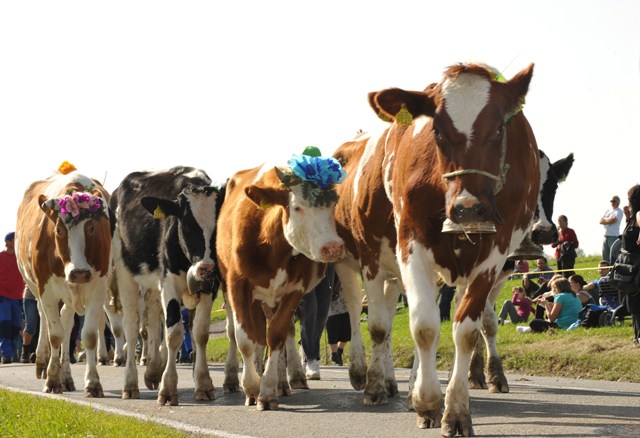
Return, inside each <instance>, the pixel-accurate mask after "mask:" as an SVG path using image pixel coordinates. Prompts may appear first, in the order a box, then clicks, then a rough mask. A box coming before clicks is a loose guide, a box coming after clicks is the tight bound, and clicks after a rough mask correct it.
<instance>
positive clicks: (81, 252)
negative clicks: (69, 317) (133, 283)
mask: <svg viewBox="0 0 640 438" xmlns="http://www.w3.org/2000/svg"><path fill="white" fill-rule="evenodd" d="M89 190H90V189H85V190H75V189H74V190H70V191H69V192H67V193H66V194H65V195H63V196H60V197H58V198H51V199H47V197H46V196H45V195H40V197H39V198H38V203H39V205H40V208H41V209H42V211H43V212H44V214H45V215H46V217H47V218H49V220H50V221H51V222H53V224H54V229H55V246H56V248H55V253H56V256H57V257H58V258H59V259H60V261H61V262H62V265H63V267H64V275H65V279H66V281H67V282H68V283H71V284H83V283H88V282H89V281H91V279H92V278H93V276H94V275H100V276H104V275H107V273H108V272H109V268H110V248H111V221H110V219H109V213H108V207H107V205H108V204H107V200H106V199H105V197H104V196H103V195H102V194H101V193H100V192H99V191H98V190H93V191H89ZM81 301H82V300H81ZM79 306H80V307H83V305H82V303H80V304H79ZM76 307H77V306H76Z"/></svg>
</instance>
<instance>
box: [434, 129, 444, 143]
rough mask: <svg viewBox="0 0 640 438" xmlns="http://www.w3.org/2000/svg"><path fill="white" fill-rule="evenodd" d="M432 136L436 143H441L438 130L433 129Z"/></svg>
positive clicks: (440, 135)
mask: <svg viewBox="0 0 640 438" xmlns="http://www.w3.org/2000/svg"><path fill="white" fill-rule="evenodd" d="M433 135H434V136H435V137H436V140H437V141H438V142H441V141H442V134H440V130H439V129H434V130H433Z"/></svg>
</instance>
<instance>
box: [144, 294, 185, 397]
mask: <svg viewBox="0 0 640 438" xmlns="http://www.w3.org/2000/svg"><path fill="white" fill-rule="evenodd" d="M145 308H146V310H147V318H146V324H147V369H146V370H145V372H144V384H145V386H146V387H147V389H158V388H159V386H160V381H161V380H162V372H163V371H164V364H163V357H162V354H161V352H160V344H161V342H162V340H161V336H162V331H163V326H162V323H163V322H164V317H163V315H164V311H163V309H162V305H161V304H160V291H159V290H158V289H156V288H155V287H151V288H149V289H148V290H147V293H146V295H145ZM178 310H180V309H179V308H178ZM178 313H180V312H178ZM180 324H182V322H180ZM181 327H182V325H181ZM181 342H182V341H181ZM181 345H182V344H181ZM178 348H180V347H179V346H178ZM176 351H177V349H176ZM173 361H174V363H175V357H174V358H173Z"/></svg>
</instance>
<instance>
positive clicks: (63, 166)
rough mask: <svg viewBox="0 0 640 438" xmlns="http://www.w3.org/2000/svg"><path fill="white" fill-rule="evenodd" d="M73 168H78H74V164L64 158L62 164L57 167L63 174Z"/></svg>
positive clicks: (71, 170)
mask: <svg viewBox="0 0 640 438" xmlns="http://www.w3.org/2000/svg"><path fill="white" fill-rule="evenodd" d="M74 170H78V169H76V166H74V165H73V164H71V163H69V162H68V161H66V160H65V161H63V162H62V164H61V165H60V166H59V167H58V172H60V173H61V174H63V175H66V174H68V173H71V172H73V171H74Z"/></svg>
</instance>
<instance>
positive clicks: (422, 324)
mask: <svg viewBox="0 0 640 438" xmlns="http://www.w3.org/2000/svg"><path fill="white" fill-rule="evenodd" d="M425 257H426V256H425V255H424V253H423V252H422V251H416V252H414V253H413V254H412V256H411V258H410V259H409V262H408V263H406V264H405V263H403V264H401V269H402V278H403V281H404V284H405V287H406V291H407V300H408V303H409V320H410V323H409V327H410V329H411V336H412V337H413V342H414V344H415V348H416V360H417V369H416V372H415V383H414V385H413V388H412V389H411V393H410V395H409V397H410V403H411V405H412V406H413V409H414V410H415V411H416V414H417V426H418V427H419V428H421V429H426V428H432V427H439V426H440V424H441V423H440V422H441V419H442V411H441V409H442V391H441V389H440V381H439V380H438V373H437V370H436V353H437V348H438V339H439V337H440V311H439V308H438V305H437V304H436V296H437V288H436V276H435V273H433V272H429V271H425V269H424V266H428V265H429V264H430V263H432V261H431V260H424V258H425ZM399 258H400V257H399Z"/></svg>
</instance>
